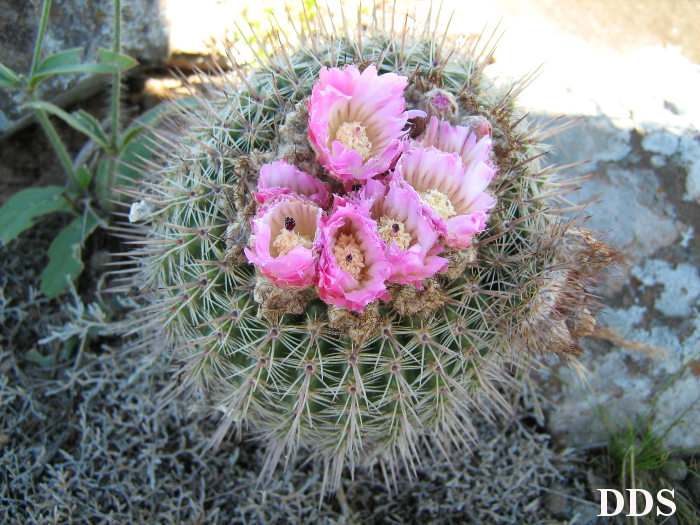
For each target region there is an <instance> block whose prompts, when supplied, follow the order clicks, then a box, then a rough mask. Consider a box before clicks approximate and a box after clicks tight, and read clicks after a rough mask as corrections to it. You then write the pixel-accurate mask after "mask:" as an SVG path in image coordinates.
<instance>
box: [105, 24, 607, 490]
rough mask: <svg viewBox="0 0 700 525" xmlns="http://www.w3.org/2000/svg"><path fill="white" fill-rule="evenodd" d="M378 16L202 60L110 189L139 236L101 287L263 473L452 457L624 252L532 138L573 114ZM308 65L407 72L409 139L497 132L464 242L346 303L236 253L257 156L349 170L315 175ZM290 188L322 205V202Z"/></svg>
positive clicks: (467, 51)
mask: <svg viewBox="0 0 700 525" xmlns="http://www.w3.org/2000/svg"><path fill="white" fill-rule="evenodd" d="M375 15H379V14H378V13H375ZM385 19H386V20H387V21H386V22H377V20H381V16H374V17H373V19H372V20H373V21H374V22H373V23H371V24H369V27H368V28H367V29H366V30H363V29H359V27H360V26H359V25H358V29H357V31H356V32H355V34H351V32H350V30H349V29H348V27H349V24H348V23H347V22H346V21H344V24H343V28H344V29H343V30H335V29H333V26H332V24H330V23H328V22H326V23H322V24H319V26H320V27H312V25H311V24H310V23H309V22H308V21H307V22H306V24H307V25H306V26H305V27H304V28H302V29H299V30H298V32H297V35H300V36H299V38H298V41H297V42H293V43H284V44H280V46H279V47H278V48H277V49H275V50H274V52H272V53H268V54H267V56H266V58H264V59H260V60H258V62H256V63H255V64H254V65H253V66H251V67H243V66H238V65H236V64H235V63H234V69H233V74H232V75H229V76H226V75H222V76H217V77H203V78H202V84H201V85H198V87H197V89H198V94H197V95H196V97H197V101H196V104H194V105H192V104H189V105H188V106H187V107H184V106H183V109H181V111H180V114H179V116H178V118H177V119H176V120H175V124H176V126H174V127H173V130H174V131H175V133H172V132H166V131H160V132H159V134H158V139H157V141H156V143H155V146H156V148H157V149H158V151H159V152H160V157H159V159H160V161H159V162H154V163H152V164H150V165H148V166H146V167H145V168H144V169H143V173H144V177H143V181H142V182H141V186H140V188H139V189H133V188H132V189H130V188H124V189H122V190H121V191H122V192H123V193H126V194H128V195H129V196H131V197H132V198H133V199H134V200H135V201H136V202H134V204H132V206H131V210H130V214H129V215H130V216H129V218H130V221H131V222H132V223H133V224H131V225H130V226H129V227H124V228H117V230H118V231H119V233H120V234H121V235H122V236H124V237H127V238H129V240H130V242H131V243H132V244H133V245H134V246H135V248H134V249H133V251H130V252H128V253H127V254H126V255H127V256H128V261H127V262H125V263H124V264H125V268H124V269H121V270H118V271H117V272H116V274H117V275H116V278H117V279H118V280H119V282H118V283H117V284H116V285H115V287H114V290H116V291H129V292H130V294H131V295H132V296H134V297H135V298H136V300H138V301H140V303H141V305H142V306H141V308H140V309H139V310H138V311H137V312H135V314H134V316H133V318H132V320H130V321H128V322H125V324H124V325H123V329H124V331H125V332H129V333H138V334H140V337H141V339H140V344H139V347H141V348H153V349H156V350H159V351H160V350H164V351H168V352H170V353H171V355H172V357H173V360H174V362H175V363H176V372H175V374H174V378H173V383H172V386H171V388H170V390H169V391H168V392H167V393H165V395H166V397H168V396H174V395H187V396H191V397H192V399H193V400H195V399H196V401H193V403H194V404H198V405H199V406H204V407H209V408H210V409H215V410H219V411H221V412H222V413H223V418H222V422H221V425H220V427H219V430H218V431H217V432H216V434H215V435H214V436H212V439H211V442H210V443H209V447H211V448H215V447H216V446H217V445H218V444H219V443H220V442H221V441H222V440H223V439H225V438H226V436H227V435H228V434H229V432H230V431H231V429H234V430H235V432H237V433H241V432H244V431H245V432H249V433H251V434H252V435H254V436H255V437H257V438H258V439H259V440H260V441H261V442H262V443H263V445H264V446H265V447H266V451H267V456H266V461H265V465H264V468H263V472H262V473H261V479H263V480H266V479H270V477H271V476H272V475H273V472H274V470H275V468H276V466H277V465H278V464H279V463H280V462H281V461H282V459H284V464H285V466H286V465H288V464H290V463H292V462H293V461H294V456H295V453H296V452H297V450H298V449H299V447H304V448H306V449H308V450H309V451H310V452H311V453H312V455H313V456H314V457H317V458H319V459H322V461H323V463H324V466H325V468H324V473H325V474H324V484H325V486H326V487H327V488H329V489H330V490H335V489H336V488H337V487H338V484H339V481H340V479H341V476H342V473H343V469H344V467H345V466H348V467H349V470H350V472H351V473H352V471H353V470H354V469H355V468H356V466H360V465H370V464H373V463H375V462H380V463H381V464H382V465H383V466H384V467H386V469H385V472H387V473H388V474H387V475H389V474H391V473H392V472H393V473H395V472H396V471H397V470H398V469H399V468H400V467H401V466H402V465H403V466H405V467H406V468H407V469H409V470H414V471H415V468H416V466H415V459H416V457H417V455H416V446H417V444H418V442H419V440H423V439H427V440H428V441H430V443H431V446H432V447H434V448H436V449H439V450H440V451H441V452H442V453H444V454H446V455H447V456H448V457H449V455H450V454H452V453H454V450H455V449H457V450H462V449H465V448H468V447H469V444H470V442H471V441H473V440H475V439H476V435H475V432H474V430H473V428H472V426H471V425H470V419H469V415H470V412H472V411H480V412H486V413H490V414H493V415H494V416H495V417H509V416H510V415H511V414H512V411H513V408H512V406H511V403H510V402H509V401H508V392H509V391H510V390H511V389H512V388H514V387H517V386H518V385H519V384H520V381H521V379H522V378H523V377H524V376H523V374H526V373H527V371H528V369H529V368H530V367H531V366H532V365H533V363H534V362H535V360H534V359H533V357H535V356H537V355H539V354H544V353H553V354H556V355H558V356H561V357H563V358H564V359H568V360H572V361H574V360H575V358H576V356H577V355H578V354H579V353H580V352H581V347H580V345H579V339H580V338H581V337H583V336H586V335H588V334H590V333H591V332H592V331H593V330H594V319H593V317H592V314H591V312H592V310H594V308H595V302H594V301H593V300H592V299H591V298H592V295H591V290H592V286H593V284H594V282H595V281H596V279H598V278H599V277H600V276H602V275H603V274H604V273H605V272H606V271H607V270H608V269H610V268H611V267H613V266H614V264H615V263H616V262H618V261H619V256H618V255H617V253H616V252H615V250H614V249H613V248H611V247H610V246H608V245H607V244H605V243H603V242H602V241H600V240H598V239H597V238H596V237H595V236H594V235H593V234H592V233H591V232H589V231H586V230H581V229H578V228H577V227H576V226H575V224H574V223H573V222H571V223H565V222H564V221H562V219H561V214H560V211H559V210H560V209H561V204H562V203H565V200H564V199H563V197H562V195H563V194H564V193H566V191H568V186H567V181H566V179H565V176H564V175H563V169H562V168H545V167H543V166H542V164H541V162H542V155H543V153H544V152H545V150H546V146H545V145H544V144H543V140H546V139H547V138H548V137H550V136H551V135H553V134H554V133H555V132H557V131H560V130H561V129H564V128H565V127H566V126H568V124H565V125H559V126H556V125H553V123H547V124H545V125H542V126H535V125H533V124H531V123H530V122H528V120H527V119H526V117H525V115H524V114H523V113H522V112H521V111H520V110H519V109H518V108H517V107H516V105H515V100H516V98H517V96H518V94H519V93H520V92H521V91H522V89H523V88H524V87H525V86H526V85H527V83H528V81H529V79H528V78H526V79H523V80H521V81H520V82H514V83H513V84H511V85H510V86H506V87H501V88H499V87H496V86H494V85H492V84H491V83H490V82H489V80H488V79H487V78H485V76H484V75H483V70H484V67H485V66H486V65H487V64H488V62H489V61H490V59H491V57H492V54H493V49H492V48H489V47H488V43H486V44H485V45H481V44H480V43H479V41H478V40H477V41H476V42H472V44H471V45H470V46H468V47H458V46H457V44H456V43H455V45H454V46H452V45H451V44H448V43H447V42H448V40H447V39H445V38H444V36H442V35H438V32H437V30H436V28H433V27H426V28H423V27H409V24H406V25H405V26H404V28H403V30H402V31H399V32H397V33H396V34H394V33H393V32H392V33H386V32H385V31H384V30H383V29H382V27H383V26H384V27H386V25H389V24H391V27H392V28H393V27H394V21H393V20H392V19H391V17H390V16H386V17H385ZM452 41H453V40H449V42H452ZM477 50H479V51H477ZM323 66H326V67H327V68H334V67H335V68H338V69H337V70H336V71H346V72H347V71H348V68H350V67H357V71H358V72H359V71H366V70H368V68H372V67H375V68H376V70H377V72H378V73H379V75H380V77H379V78H381V76H382V75H385V74H392V73H395V74H397V75H399V76H400V77H405V78H406V82H407V87H406V89H405V90H404V91H403V93H402V96H403V97H404V98H405V105H406V109H411V110H413V109H418V110H421V111H422V112H423V113H422V114H420V115H419V114H418V113H414V114H413V115H414V116H413V117H412V119H411V121H410V129H409V130H408V133H410V139H411V140H417V141H421V140H423V141H424V142H425V141H427V142H428V143H429V144H427V146H431V145H434V144H435V140H439V138H438V139H436V138H435V137H433V139H430V138H426V137H427V133H428V131H427V130H426V126H427V127H429V128H431V130H432V131H433V132H434V130H435V129H436V128H435V123H436V122H438V121H439V120H442V122H443V123H446V125H447V126H448V127H450V126H452V127H454V126H461V128H459V129H466V130H469V133H472V134H473V135H474V136H475V137H476V138H477V139H481V138H483V137H487V140H490V141H491V146H492V150H491V153H490V156H489V161H488V163H489V166H491V167H492V168H493V171H494V172H495V177H493V180H492V181H491V183H490V184H489V187H488V189H487V190H486V192H487V198H488V199H491V204H490V209H489V211H488V214H487V215H485V217H489V216H490V218H489V219H488V223H487V225H486V228H485V229H484V228H482V230H483V231H480V232H478V233H476V234H475V235H474V236H473V237H469V239H468V242H466V245H465V244H464V243H463V244H462V245H449V243H445V242H443V246H442V253H440V256H441V257H443V260H444V261H445V264H444V265H443V267H442V268H441V270H440V271H437V272H434V273H433V274H432V275H430V276H427V277H425V278H422V279H420V280H414V281H410V282H408V283H407V282H400V281H393V282H386V284H385V290H384V291H383V292H382V293H383V295H382V296H381V298H379V299H373V300H371V301H369V302H367V303H366V304H363V305H361V306H359V307H353V306H352V304H353V303H348V304H349V305H350V306H348V305H345V306H343V304H340V305H338V304H335V303H333V302H332V301H330V300H325V299H322V298H321V297H319V293H320V292H319V286H321V285H319V284H318V281H317V282H316V285H313V284H312V285H305V286H297V287H291V288H285V287H284V286H282V287H281V286H278V284H279V283H276V282H274V280H271V279H270V278H269V276H266V275H265V274H264V271H263V270H264V267H263V266H262V263H259V262H258V263H256V264H251V263H250V260H252V259H251V257H258V259H256V260H259V255H260V254H259V253H257V252H256V253H255V254H253V255H251V253H252V252H251V250H253V249H254V247H253V241H252V240H251V235H253V234H254V233H255V232H254V231H253V224H254V219H255V218H256V217H259V216H260V214H261V213H262V212H261V211H260V209H261V207H262V205H261V204H260V203H259V202H257V201H256V195H257V194H259V193H260V177H261V175H260V173H261V169H263V167H265V166H270V165H272V164H273V163H276V162H277V163H280V162H281V161H282V159H284V161H285V162H286V163H287V164H288V165H291V166H289V167H285V168H284V169H291V170H297V171H298V172H303V173H304V174H310V175H311V176H312V177H313V178H314V179H315V180H318V181H322V182H323V184H325V185H326V187H328V188H329V189H330V192H331V193H333V194H334V195H335V199H336V200H338V199H342V198H343V197H344V196H347V195H350V194H352V193H353V191H355V190H356V189H357V188H355V187H349V185H348V184H345V185H343V181H339V180H335V179H333V178H332V177H329V176H328V170H327V169H326V168H324V166H325V164H323V165H322V164H321V163H320V162H319V159H320V158H321V157H322V155H321V154H319V152H318V151H317V150H315V149H314V145H313V144H312V143H311V142H310V140H309V128H310V125H309V119H310V116H309V99H310V96H311V94H312V90H313V89H314V86H315V85H317V84H318V82H319V74H320V72H321V68H322V67H323ZM385 78H388V77H385ZM392 78H394V77H392ZM415 115H418V116H415ZM431 119H432V120H431ZM431 123H432V124H431ZM455 129H456V128H455ZM171 131H172V130H171ZM408 139H409V138H406V139H405V140H404V142H406V141H407V140H408ZM431 140H432V142H431ZM433 149H434V148H433ZM358 151H359V146H358ZM407 155H408V154H405V157H402V159H401V160H400V161H399V164H401V163H402V162H403V166H404V167H403V168H402V169H404V170H405V169H407V168H406V167H405V166H406V165H407V164H408V163H409V157H408V156H407ZM455 158H457V157H455ZM382 169H385V168H382ZM394 169H396V170H398V169H399V167H397V168H394ZM302 176H306V175H302ZM358 177H359V175H358ZM373 177H374V178H375V179H376V178H377V176H376V175H374V176H373ZM346 182H347V181H346ZM300 184H301V183H300ZM256 190H257V191H256ZM299 199H301V198H299ZM301 200H303V201H304V202H305V203H306V204H304V205H307V206H312V207H313V206H315V207H316V208H314V209H315V210H316V209H322V211H319V212H318V213H319V214H321V213H323V214H326V213H330V211H329V210H330V208H329V206H328V204H327V203H325V204H314V203H311V200H309V199H301ZM290 202H291V201H290ZM294 202H296V201H294ZM300 202H301V201H300ZM309 203H311V204H309ZM297 204H299V203H297ZM290 205H291V204H290ZM299 205H300V206H301V204H299ZM314 213H315V212H314ZM287 219H289V217H286V218H285V221H286V227H287V229H288V230H290V231H292V230H293V228H294V224H295V223H294V222H293V221H292V222H290V221H288V220H287ZM436 220H437V219H436ZM397 231H398V230H397ZM283 233H284V232H283Z"/></svg>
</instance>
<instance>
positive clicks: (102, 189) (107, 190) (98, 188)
mask: <svg viewBox="0 0 700 525" xmlns="http://www.w3.org/2000/svg"><path fill="white" fill-rule="evenodd" d="M112 166H114V164H112ZM111 175H112V174H111V173H110V162H109V159H105V160H103V161H101V162H100V163H99V164H98V165H97V177H96V179H95V192H96V193H97V196H98V197H99V198H100V199H107V198H109V196H110V194H111V192H112V177H111Z"/></svg>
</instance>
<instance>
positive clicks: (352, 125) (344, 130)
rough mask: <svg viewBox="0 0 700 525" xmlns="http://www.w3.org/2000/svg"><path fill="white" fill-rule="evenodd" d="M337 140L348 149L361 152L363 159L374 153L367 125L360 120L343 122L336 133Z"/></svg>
mask: <svg viewBox="0 0 700 525" xmlns="http://www.w3.org/2000/svg"><path fill="white" fill-rule="evenodd" d="M335 140H337V141H338V142H340V143H341V144H342V145H343V146H345V147H346V148H347V149H351V150H353V151H356V152H357V153H359V154H360V156H362V160H363V161H366V160H367V159H368V158H370V156H371V155H372V143H371V142H370V141H369V137H367V132H366V131H365V127H364V126H362V125H360V123H359V122H343V123H342V124H341V125H340V127H339V128H338V131H337V132H336V134H335Z"/></svg>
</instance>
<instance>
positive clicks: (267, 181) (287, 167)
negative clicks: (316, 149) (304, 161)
mask: <svg viewBox="0 0 700 525" xmlns="http://www.w3.org/2000/svg"><path fill="white" fill-rule="evenodd" d="M290 193H296V194H298V195H303V196H305V197H308V198H309V199H311V200H312V201H314V202H315V203H316V204H318V205H319V206H321V207H323V208H325V207H326V206H328V203H329V197H330V193H329V191H328V188H327V187H326V185H325V184H323V183H322V182H321V181H320V180H318V179H317V178H315V177H312V176H311V175H309V174H308V173H305V172H303V171H301V170H299V169H297V167H296V166H294V165H293V164H288V163H287V161H286V160H285V159H282V160H278V161H276V162H270V163H268V164H265V165H264V166H263V167H262V168H260V178H259V179H258V191H257V192H256V194H255V200H257V201H258V202H259V203H260V204H264V203H266V202H269V201H270V200H271V199H274V198H275V197H278V196H280V195H287V194H290Z"/></svg>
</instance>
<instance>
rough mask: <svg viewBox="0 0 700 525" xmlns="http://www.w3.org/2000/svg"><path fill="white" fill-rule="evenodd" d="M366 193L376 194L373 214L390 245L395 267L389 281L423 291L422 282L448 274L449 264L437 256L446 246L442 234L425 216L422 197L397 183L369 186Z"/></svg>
mask: <svg viewBox="0 0 700 525" xmlns="http://www.w3.org/2000/svg"><path fill="white" fill-rule="evenodd" d="M370 182H373V181H370ZM366 189H367V192H368V193H369V192H372V193H373V195H372V202H371V208H370V212H371V215H372V218H373V219H374V220H375V221H377V225H378V231H379V236H380V237H381V238H382V240H383V241H384V242H385V243H386V255H387V259H388V260H389V263H391V267H392V274H391V277H389V281H392V282H399V283H402V284H414V285H416V286H417V287H418V288H419V289H422V286H421V284H420V280H421V279H425V278H427V277H430V276H432V275H434V274H435V273H436V272H438V271H441V270H444V269H445V268H446V267H447V264H448V262H449V261H448V260H447V259H445V258H443V257H438V256H437V254H439V253H440V252H442V246H441V245H439V244H437V243H438V240H439V238H440V234H439V233H438V231H437V230H436V229H435V228H434V227H433V225H432V223H431V221H430V220H429V219H428V218H427V217H426V216H425V215H424V213H423V209H422V205H421V200H420V197H419V196H418V194H417V193H416V192H415V191H413V190H412V189H411V188H408V187H403V186H401V185H399V184H398V183H397V182H396V181H391V182H389V185H388V186H385V185H384V184H381V183H379V182H376V183H375V184H372V185H369V184H368V186H367V187H366Z"/></svg>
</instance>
